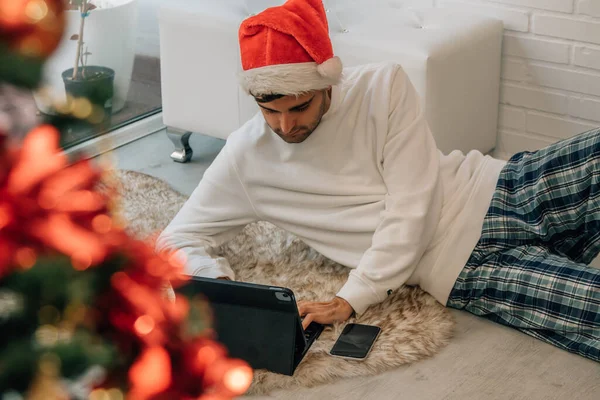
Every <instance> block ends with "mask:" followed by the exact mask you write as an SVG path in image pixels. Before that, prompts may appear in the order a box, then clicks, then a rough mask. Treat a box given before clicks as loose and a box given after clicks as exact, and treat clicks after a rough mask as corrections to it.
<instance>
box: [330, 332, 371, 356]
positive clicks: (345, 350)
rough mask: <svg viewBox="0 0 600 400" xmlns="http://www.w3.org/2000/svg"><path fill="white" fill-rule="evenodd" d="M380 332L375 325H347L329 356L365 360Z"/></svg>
mask: <svg viewBox="0 0 600 400" xmlns="http://www.w3.org/2000/svg"><path fill="white" fill-rule="evenodd" d="M380 332H381V328H380V327H378V326H375V325H363V324H348V325H346V326H345V327H344V330H343V331H342V333H341V334H340V336H339V337H338V339H337V341H336V342H335V344H334V345H333V347H332V348H331V350H330V351H329V354H331V355H332V356H338V357H344V358H351V359H356V360H360V359H364V358H367V356H368V355H369V352H370V351H371V348H372V347H373V344H374V343H375V340H377V337H378V336H379V333H380Z"/></svg>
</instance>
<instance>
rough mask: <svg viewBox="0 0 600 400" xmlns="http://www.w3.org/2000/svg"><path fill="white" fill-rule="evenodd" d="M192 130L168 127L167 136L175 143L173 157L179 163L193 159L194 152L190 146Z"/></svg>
mask: <svg viewBox="0 0 600 400" xmlns="http://www.w3.org/2000/svg"><path fill="white" fill-rule="evenodd" d="M191 134H192V132H189V131H184V130H181V129H176V128H170V127H167V136H168V137H169V139H171V142H173V144H174V145H175V151H173V153H171V158H172V159H173V160H174V161H176V162H179V163H186V162H188V161H190V160H191V159H192V155H193V154H194V152H193V150H192V148H191V147H190V143H189V142H190V135H191Z"/></svg>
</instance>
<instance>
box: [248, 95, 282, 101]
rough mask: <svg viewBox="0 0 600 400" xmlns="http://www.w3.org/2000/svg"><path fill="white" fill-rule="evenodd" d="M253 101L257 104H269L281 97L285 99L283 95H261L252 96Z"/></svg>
mask: <svg viewBox="0 0 600 400" xmlns="http://www.w3.org/2000/svg"><path fill="white" fill-rule="evenodd" d="M253 97H254V99H255V100H256V101H257V102H259V103H270V102H272V101H275V100H277V99H280V98H282V97H285V95H284V94H263V95H262V96H254V95H253Z"/></svg>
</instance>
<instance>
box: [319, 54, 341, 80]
mask: <svg viewBox="0 0 600 400" xmlns="http://www.w3.org/2000/svg"><path fill="white" fill-rule="evenodd" d="M342 68H343V65H342V60H340V58H339V57H337V56H334V57H331V58H330V59H329V60H327V61H325V62H323V63H322V64H320V65H319V66H318V67H317V71H318V72H319V75H321V76H322V77H325V78H329V79H334V80H338V79H340V77H341V76H342Z"/></svg>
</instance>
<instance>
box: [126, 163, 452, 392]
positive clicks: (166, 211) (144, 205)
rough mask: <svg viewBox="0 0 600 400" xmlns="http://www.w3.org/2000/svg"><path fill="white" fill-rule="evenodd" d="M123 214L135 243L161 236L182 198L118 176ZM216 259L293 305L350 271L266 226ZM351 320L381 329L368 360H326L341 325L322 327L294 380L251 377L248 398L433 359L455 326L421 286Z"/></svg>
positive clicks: (145, 179) (148, 181) (134, 176)
mask: <svg viewBox="0 0 600 400" xmlns="http://www.w3.org/2000/svg"><path fill="white" fill-rule="evenodd" d="M117 177H118V179H117V182H118V184H119V191H120V192H121V193H122V198H121V201H122V204H121V210H122V211H121V213H122V217H123V218H125V220H127V221H128V225H127V226H128V230H129V231H130V232H131V233H133V234H134V235H136V236H137V237H139V238H149V237H151V236H152V235H154V234H156V233H158V232H160V231H161V230H162V229H163V228H164V227H165V226H166V225H167V224H168V223H169V221H170V220H171V219H172V218H173V217H174V216H175V214H176V213H177V211H178V210H179V209H180V208H181V206H182V205H183V203H184V202H185V200H186V197H185V196H183V195H181V194H179V193H177V192H175V191H174V190H173V189H171V188H170V187H169V186H168V185H167V184H165V183H164V182H161V181H159V180H157V179H156V178H153V177H151V176H148V175H144V174H141V173H137V172H132V171H118V172H117ZM213 251H214V254H220V255H223V256H224V257H226V258H227V259H228V260H229V262H230V264H231V266H232V268H233V269H234V271H235V272H236V279H237V280H239V281H246V282H255V283H262V284H270V285H278V286H283V287H288V288H290V289H292V290H293V291H294V293H295V294H296V297H297V298H298V299H308V300H319V301H324V300H328V299H329V298H331V297H333V296H334V295H335V293H336V292H337V290H338V289H339V288H340V287H341V286H342V285H343V284H344V282H345V281H346V279H347V276H348V271H349V270H348V268H346V267H343V266H341V265H339V264H336V263H334V262H333V261H331V260H329V259H326V258H325V257H323V256H322V255H320V254H318V253H317V252H315V251H314V250H312V249H311V248H309V247H308V246H306V245H305V244H304V243H303V242H301V241H300V240H298V239H297V238H295V237H293V236H292V235H289V234H287V233H285V232H284V231H282V230H281V229H279V228H277V227H275V226H274V225H271V224H269V223H267V222H258V223H254V224H251V225H248V226H247V227H246V228H245V229H244V230H243V231H242V232H241V233H240V234H239V235H238V236H237V237H235V238H234V239H233V240H231V241H230V242H229V243H227V244H226V245H223V246H221V247H220V248H217V249H213ZM349 322H359V323H365V324H374V325H378V326H380V327H381V328H382V333H381V335H380V336H379V339H378V340H377V342H376V344H375V345H374V347H373V350H372V352H371V354H370V355H369V357H368V358H367V359H366V360H364V361H353V360H346V359H341V358H336V357H332V356H330V355H329V354H328V352H329V349H330V348H331V347H332V346H333V343H334V341H335V339H336V338H337V337H338V335H339V334H340V333H341V331H342V329H343V327H344V324H336V325H334V326H329V327H327V328H326V329H325V330H324V331H323V333H322V334H321V336H320V338H319V339H318V340H317V341H316V342H315V343H314V344H313V346H312V347H311V349H310V350H309V352H308V353H307V355H306V356H305V358H304V360H303V361H302V362H301V363H300V365H299V366H298V368H297V370H296V372H295V373H294V376H292V377H289V376H283V375H279V374H274V373H270V372H267V371H262V370H260V371H255V376H254V382H253V384H252V386H251V388H250V390H249V392H248V394H265V393H268V392H270V391H272V390H275V389H284V388H293V387H296V388H297V387H312V386H316V385H320V384H325V383H329V382H332V381H334V380H336V379H340V378H351V377H354V376H365V375H375V374H378V373H381V372H383V371H386V370H389V369H392V368H395V367H398V366H400V365H403V364H408V363H412V362H415V361H418V360H421V359H423V358H425V357H428V356H432V355H434V354H435V353H436V352H438V351H439V350H440V349H442V348H443V347H444V346H445V345H446V344H447V343H448V341H449V340H450V338H451V337H452V331H453V327H454V320H453V319H452V316H451V314H450V313H449V312H448V310H447V309H446V308H444V307H443V306H441V305H440V304H439V303H438V302H436V301H435V300H434V299H433V297H431V296H430V295H428V294H427V293H425V292H423V291H422V290H420V289H419V288H410V287H403V288H401V289H399V290H397V291H396V293H394V294H393V295H392V296H389V297H388V298H387V299H386V300H385V301H384V302H383V303H381V304H378V305H375V306H372V307H370V308H369V309H368V310H367V312H365V313H364V314H363V315H362V316H361V317H360V319H358V320H356V319H352V320H350V321H349Z"/></svg>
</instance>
